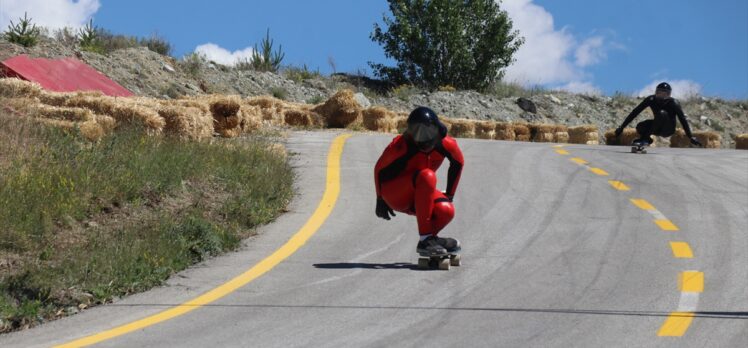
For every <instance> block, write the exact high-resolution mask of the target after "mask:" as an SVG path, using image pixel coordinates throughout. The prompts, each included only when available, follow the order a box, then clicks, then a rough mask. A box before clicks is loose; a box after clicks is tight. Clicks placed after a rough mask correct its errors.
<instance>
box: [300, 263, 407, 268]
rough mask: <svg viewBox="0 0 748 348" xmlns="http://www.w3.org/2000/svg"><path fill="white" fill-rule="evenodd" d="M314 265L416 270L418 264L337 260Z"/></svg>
mask: <svg viewBox="0 0 748 348" xmlns="http://www.w3.org/2000/svg"><path fill="white" fill-rule="evenodd" d="M314 267H317V268H327V269H354V268H362V269H410V270H418V266H417V265H414V264H412V263H405V262H395V263H363V262H337V263H315V264H314Z"/></svg>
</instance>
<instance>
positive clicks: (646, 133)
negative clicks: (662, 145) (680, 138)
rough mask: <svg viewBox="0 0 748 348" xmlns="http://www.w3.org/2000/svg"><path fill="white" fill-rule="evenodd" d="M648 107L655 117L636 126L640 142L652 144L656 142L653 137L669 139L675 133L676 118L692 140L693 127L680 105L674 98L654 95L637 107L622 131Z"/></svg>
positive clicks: (624, 123)
mask: <svg viewBox="0 0 748 348" xmlns="http://www.w3.org/2000/svg"><path fill="white" fill-rule="evenodd" d="M647 107H649V108H651V109H652V114H653V115H654V119H653V120H646V121H643V122H639V124H637V125H636V132H637V133H639V140H641V141H646V142H649V143H650V144H651V143H652V142H653V141H654V140H653V139H652V137H651V136H652V135H658V136H661V137H669V136H671V135H673V133H675V117H676V116H677V117H678V120H680V124H681V125H682V126H683V130H684V131H685V132H686V135H687V136H688V138H689V139H690V138H692V137H693V134H691V127H689V126H688V120H687V119H686V115H685V114H683V109H681V107H680V103H678V101H677V100H675V99H674V98H670V97H668V98H656V97H655V96H654V95H650V96H649V97H646V98H644V100H642V102H641V103H640V104H639V106H637V107H636V108H635V109H634V110H633V111H631V113H630V114H629V115H628V117H626V120H624V121H623V124H622V125H621V128H620V129H623V128H626V126H627V125H628V124H629V123H631V121H633V120H634V118H636V116H638V115H639V113H641V112H642V111H644V109H646V108H647Z"/></svg>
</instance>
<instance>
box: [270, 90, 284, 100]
mask: <svg viewBox="0 0 748 348" xmlns="http://www.w3.org/2000/svg"><path fill="white" fill-rule="evenodd" d="M270 93H271V94H272V95H273V97H276V98H278V99H280V100H286V98H288V91H287V90H286V89H285V88H283V87H272V88H270Z"/></svg>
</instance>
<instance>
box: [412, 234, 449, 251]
mask: <svg viewBox="0 0 748 348" xmlns="http://www.w3.org/2000/svg"><path fill="white" fill-rule="evenodd" d="M416 252H418V254H420V255H421V256H437V255H446V254H447V249H444V247H443V246H441V245H440V244H439V240H438V239H437V238H436V237H434V236H429V237H428V238H426V239H424V240H422V241H419V242H418V246H417V247H416Z"/></svg>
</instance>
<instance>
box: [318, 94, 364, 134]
mask: <svg viewBox="0 0 748 348" xmlns="http://www.w3.org/2000/svg"><path fill="white" fill-rule="evenodd" d="M312 111H314V112H316V113H318V114H320V115H322V117H323V118H324V119H325V121H326V123H327V126H328V127H331V128H346V127H349V126H351V125H354V124H356V123H358V122H360V121H361V113H362V110H361V105H359V104H358V102H357V101H356V98H354V94H353V91H351V90H350V89H344V90H341V91H339V92H338V93H335V95H333V96H332V97H330V99H328V100H327V101H326V102H324V103H323V104H322V105H318V106H316V107H315V108H314V109H312Z"/></svg>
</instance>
